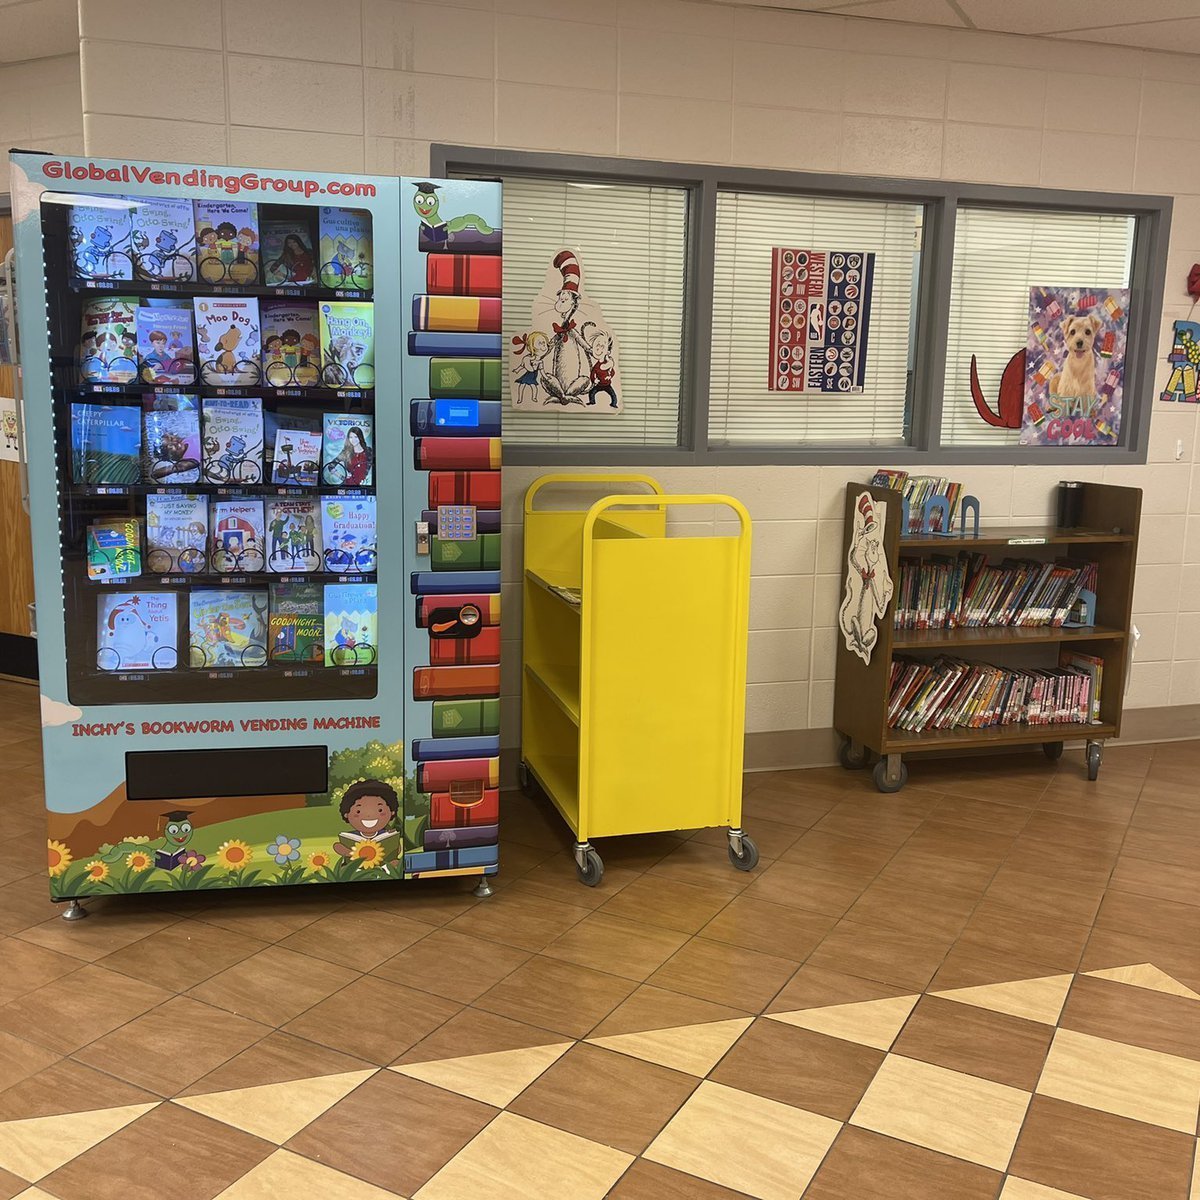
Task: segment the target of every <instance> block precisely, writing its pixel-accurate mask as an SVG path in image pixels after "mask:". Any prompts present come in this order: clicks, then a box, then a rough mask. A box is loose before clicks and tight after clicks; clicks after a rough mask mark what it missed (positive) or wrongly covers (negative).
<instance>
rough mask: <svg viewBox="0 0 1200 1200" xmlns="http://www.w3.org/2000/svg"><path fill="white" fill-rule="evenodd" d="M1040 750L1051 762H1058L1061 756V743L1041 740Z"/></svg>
mask: <svg viewBox="0 0 1200 1200" xmlns="http://www.w3.org/2000/svg"><path fill="white" fill-rule="evenodd" d="M1042 750H1043V751H1044V752H1045V755H1046V757H1047V758H1048V759H1049V760H1050V761H1051V762H1058V760H1059V759H1060V758H1062V752H1063V744H1062V742H1043V743H1042Z"/></svg>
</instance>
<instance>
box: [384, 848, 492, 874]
mask: <svg viewBox="0 0 1200 1200" xmlns="http://www.w3.org/2000/svg"><path fill="white" fill-rule="evenodd" d="M499 863H500V847H499V846H496V845H492V846H466V847H464V848H463V849H461V850H424V851H419V852H414V853H412V854H406V855H405V856H404V874H405V877H406V878H411V879H420V878H421V877H422V876H424V875H445V874H448V873H453V872H455V871H458V872H461V873H462V874H464V875H478V874H480V873H481V872H482V871H483V870H484V868H486V867H496V866H498V865H499Z"/></svg>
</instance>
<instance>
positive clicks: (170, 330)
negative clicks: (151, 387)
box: [137, 303, 196, 386]
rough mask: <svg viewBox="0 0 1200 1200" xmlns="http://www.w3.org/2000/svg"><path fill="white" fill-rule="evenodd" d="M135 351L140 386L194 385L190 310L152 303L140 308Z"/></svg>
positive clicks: (193, 345)
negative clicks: (150, 384)
mask: <svg viewBox="0 0 1200 1200" xmlns="http://www.w3.org/2000/svg"><path fill="white" fill-rule="evenodd" d="M137 349H138V367H139V370H140V373H141V379H142V382H143V383H153V384H159V385H165V386H171V385H174V384H184V385H185V386H186V385H188V384H192V383H195V382H196V347H195V343H194V342H193V339H192V310H191V309H190V308H176V307H175V306H174V305H162V304H153V303H151V304H147V305H144V306H143V307H141V308H139V309H138V310H137Z"/></svg>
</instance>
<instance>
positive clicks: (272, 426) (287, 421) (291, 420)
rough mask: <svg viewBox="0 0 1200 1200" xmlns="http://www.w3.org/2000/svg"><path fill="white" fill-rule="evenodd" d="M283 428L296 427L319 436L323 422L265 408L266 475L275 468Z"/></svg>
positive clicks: (264, 449)
mask: <svg viewBox="0 0 1200 1200" xmlns="http://www.w3.org/2000/svg"><path fill="white" fill-rule="evenodd" d="M281 429H295V430H299V431H300V432H302V433H309V434H315V435H316V436H317V437H318V438H319V437H320V436H321V422H320V420H319V419H317V418H314V417H307V416H296V415H295V414H294V413H288V412H278V411H276V410H273V409H269V408H265V409H263V456H264V457H265V458H266V460H267V464H268V466H267V469H266V470H265V471H264V472H263V473H264V475H269V474H270V473H271V472H272V471H273V470H274V464H275V459H274V455H275V443H276V441H277V440H278V437H279V431H280V430H281Z"/></svg>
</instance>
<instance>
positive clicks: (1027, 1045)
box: [892, 996, 1054, 1092]
mask: <svg viewBox="0 0 1200 1200" xmlns="http://www.w3.org/2000/svg"><path fill="white" fill-rule="evenodd" d="M1053 1034H1054V1030H1053V1028H1052V1027H1051V1026H1049V1025H1042V1024H1040V1023H1038V1022H1037V1021H1024V1020H1021V1019H1020V1018H1019V1017H1010V1016H1007V1015H1006V1014H1004V1013H998V1012H990V1011H989V1010H987V1009H983V1008H976V1007H975V1006H974V1005H970V1004H958V1003H955V1002H954V1001H951V1000H942V999H940V998H938V997H937V996H922V997H921V999H920V1000H919V1001H917V1006H916V1008H914V1009H913V1011H912V1015H911V1016H910V1017H909V1018H908V1021H907V1023H906V1024H905V1026H904V1028H903V1029H902V1030H901V1031H900V1036H899V1037H898V1038H897V1039H896V1041H895V1043H894V1044H893V1046H892V1053H893V1054H903V1055H904V1056H905V1057H906V1058H916V1059H920V1060H921V1062H927V1063H933V1065H934V1066H936V1067H946V1068H947V1069H948V1070H951V1071H961V1072H963V1073H964V1074H967V1075H978V1076H980V1078H982V1079H991V1080H993V1081H994V1082H995V1083H1005V1084H1008V1086H1009V1087H1015V1088H1023V1089H1024V1090H1025V1091H1027V1092H1032V1091H1033V1089H1034V1088H1035V1087H1036V1086H1037V1081H1038V1076H1039V1075H1040V1074H1041V1070H1042V1064H1043V1063H1044V1062H1045V1061H1046V1055H1047V1053H1048V1052H1049V1050H1050V1039H1051V1037H1052V1036H1053Z"/></svg>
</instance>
